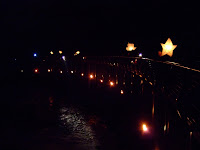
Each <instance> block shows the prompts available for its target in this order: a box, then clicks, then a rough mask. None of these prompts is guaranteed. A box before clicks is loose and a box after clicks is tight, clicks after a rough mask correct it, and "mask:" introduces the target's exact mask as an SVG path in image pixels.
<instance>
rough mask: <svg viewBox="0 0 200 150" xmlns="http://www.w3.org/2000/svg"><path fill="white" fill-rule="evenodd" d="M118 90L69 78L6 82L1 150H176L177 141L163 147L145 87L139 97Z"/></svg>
mask: <svg viewBox="0 0 200 150" xmlns="http://www.w3.org/2000/svg"><path fill="white" fill-rule="evenodd" d="M138 88H139V87H138ZM120 90H121V89H120V88H119V87H117V86H115V87H112V88H110V87H109V86H97V85H96V84H95V82H88V79H84V78H81V77H76V76H75V75H74V76H67V77H66V78H46V77H40V76H34V77H31V78H19V79H17V80H13V81H9V82H7V83H6V84H5V85H4V86H3V88H2V89H1V91H3V95H2V101H1V116H2V117H1V121H2V122H1V126H2V127H1V129H2V131H1V146H2V149H33V150H35V149H45V150H47V149H48V150H51V149H52V150H55V149H56V150H62V149H70V150H98V149H100V150H101V149H102V150H108V149H109V150H110V149H116V150H118V149H119V150H121V149H124V150H129V149H147V150H148V149H149V150H152V149H169V148H170V149H179V148H180V149H182V148H181V144H180V142H182V141H181V140H174V142H171V143H170V142H168V139H167V138H163V137H162V134H161V133H160V131H163V129H162V128H161V127H160V126H156V125H155V124H154V122H153V121H152V114H151V111H152V89H151V86H149V85H145V86H144V93H143V94H138V93H133V94H123V95H121V94H120ZM125 92H126V91H125ZM142 123H146V124H147V125H148V127H149V131H150V132H149V133H148V134H143V132H142V131H141V125H142ZM177 137H178V138H179V137H180V135H177ZM170 138H171V137H170ZM186 139H187V138H186ZM184 140H185V139H184ZM184 142H187V140H185V141H184ZM169 143H170V144H171V145H168V146H167V147H166V145H167V144H169ZM174 143H176V144H177V145H174ZM183 146H185V144H182V147H183Z"/></svg>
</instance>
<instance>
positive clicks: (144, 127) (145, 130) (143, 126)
mask: <svg viewBox="0 0 200 150" xmlns="http://www.w3.org/2000/svg"><path fill="white" fill-rule="evenodd" d="M142 130H143V131H144V132H147V131H148V128H147V125H146V124H143V125H142Z"/></svg>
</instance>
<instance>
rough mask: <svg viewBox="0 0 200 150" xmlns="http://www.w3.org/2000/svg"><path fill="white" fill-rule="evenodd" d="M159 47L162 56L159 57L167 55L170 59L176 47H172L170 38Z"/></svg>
mask: <svg viewBox="0 0 200 150" xmlns="http://www.w3.org/2000/svg"><path fill="white" fill-rule="evenodd" d="M161 46H162V55H161V56H164V55H168V56H170V57H172V55H173V50H174V49H175V48H176V47H177V45H173V43H172V41H171V39H170V38H168V39H167V41H166V43H165V44H163V43H161Z"/></svg>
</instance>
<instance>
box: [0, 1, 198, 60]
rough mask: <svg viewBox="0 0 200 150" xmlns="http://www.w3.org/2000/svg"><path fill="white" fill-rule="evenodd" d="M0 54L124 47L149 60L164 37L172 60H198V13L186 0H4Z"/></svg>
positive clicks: (100, 51) (114, 51)
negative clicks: (130, 45) (132, 47)
mask: <svg viewBox="0 0 200 150" xmlns="http://www.w3.org/2000/svg"><path fill="white" fill-rule="evenodd" d="M1 11H2V13H1V14H2V16H3V17H2V19H1V24H2V27H1V36H2V39H3V40H1V41H2V44H1V49H2V50H3V51H4V52H5V53H6V55H7V56H11V55H12V56H15V55H16V56H18V55H21V56H23V57H25V56H26V55H30V54H32V53H33V52H38V53H39V54H41V55H46V54H47V53H49V51H51V50H63V52H64V53H65V54H67V55H71V54H73V53H74V52H75V51H77V50H80V51H81V54H82V55H121V54H122V53H124V51H125V48H126V45H127V43H128V42H133V43H134V44H135V46H136V47H137V49H136V50H137V51H138V52H143V54H144V56H146V57H151V56H153V55H156V54H157V52H158V51H159V50H162V47H161V45H160V43H165V41H166V40H167V38H168V37H170V38H171V39H172V42H173V44H175V45H178V46H177V48H176V49H175V51H174V56H175V57H184V58H185V57H189V58H190V59H191V58H192V59H193V58H195V59H196V58H199V57H198V56H200V55H199V52H198V51H199V49H200V46H199V43H200V38H199V33H200V29H199V28H200V23H199V14H200V13H199V11H198V5H197V4H195V3H193V2H192V1H190V3H188V2H187V3H186V2H184V1H182V2H181V1H179V2H178V1H172V0H171V1H158V0H149V1H148V0H136V1H128V0H123V1H122V0H121V1H118V0H115V1H114V0H101V1H94V0H93V1H92V0H90V1H89V0H86V1H83V0H80V1H77V0H72V1H69V0H66V1H57V0H50V1H40V0H17V1H16V0H3V2H2V4H1Z"/></svg>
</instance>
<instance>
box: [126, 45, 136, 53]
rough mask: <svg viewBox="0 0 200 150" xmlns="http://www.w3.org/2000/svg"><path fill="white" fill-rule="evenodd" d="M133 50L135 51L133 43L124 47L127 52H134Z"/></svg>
mask: <svg viewBox="0 0 200 150" xmlns="http://www.w3.org/2000/svg"><path fill="white" fill-rule="evenodd" d="M135 49H136V47H135V46H134V44H133V43H128V44H127V47H126V50H127V51H133V50H135Z"/></svg>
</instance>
